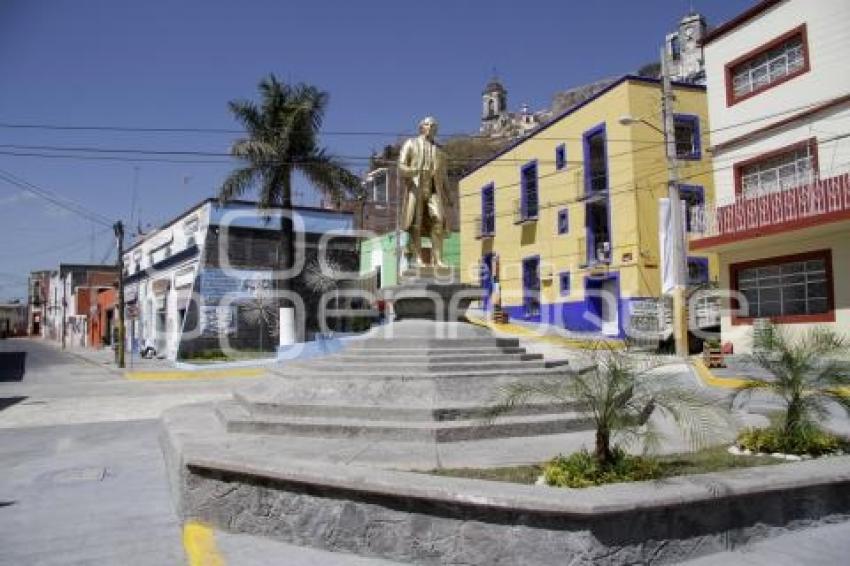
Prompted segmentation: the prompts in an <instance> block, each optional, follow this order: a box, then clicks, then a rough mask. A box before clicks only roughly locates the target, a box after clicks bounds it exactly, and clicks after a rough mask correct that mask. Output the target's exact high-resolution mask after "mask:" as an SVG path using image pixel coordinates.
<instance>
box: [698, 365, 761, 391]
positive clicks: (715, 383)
mask: <svg viewBox="0 0 850 566" xmlns="http://www.w3.org/2000/svg"><path fill="white" fill-rule="evenodd" d="M694 369H696V370H697V375H698V376H699V378H700V379H701V380H702V381H703V383H705V384H706V385H710V386H711V387H721V388H723V389H737V388H739V387H741V386H742V385H745V384H747V383H749V382H750V380H749V379H744V378H742V377H717V376H715V375H714V374H713V373H711V370H710V369H708V366H706V365H705V363H704V362H703V361H702V360H694Z"/></svg>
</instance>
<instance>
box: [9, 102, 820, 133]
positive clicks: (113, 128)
mask: <svg viewBox="0 0 850 566" xmlns="http://www.w3.org/2000/svg"><path fill="white" fill-rule="evenodd" d="M831 100H834V98H829V99H821V100H817V101H814V102H811V103H808V104H804V105H800V106H796V107H792V108H787V109H785V110H781V111H778V112H774V113H771V114H767V115H764V116H760V117H757V118H752V119H749V120H745V121H741V122H737V123H735V124H728V125H726V126H723V127H720V128H713V129H710V130H705V131H703V132H702V135H708V134H709V133H713V132H719V131H723V130H727V129H730V128H736V127H739V126H744V125H747V124H752V123H755V122H760V121H764V120H768V119H770V118H775V117H778V116H782V115H785V114H790V113H792V112H796V111H798V110H805V109H806V108H810V107H813V106H818V105H820V104H824V103H826V102H829V101H831ZM656 114H657V113H656ZM653 115H655V114H653ZM557 119H558V118H557V117H555V118H553V120H557ZM551 123H552V122H551V121H550V122H546V123H544V124H541V126H540V127H545V126H547V125H549V124H551ZM0 128H5V129H12V130H48V131H104V132H129V133H196V134H235V135H246V134H247V133H248V132H246V131H245V130H242V129H230V128H200V127H195V128H193V127H143V126H120V125H88V124H77V125H70V124H51V123H19V122H17V123H16V122H0ZM538 129H539V128H538ZM534 131H535V130H531V131H530V132H529V133H528V134H526V135H525V136H520V137H519V138H517V139H523V138H528V137H533V138H534V139H538V140H549V141H558V140H562V141H581V140H582V138H581V137H543V136H535V135H534ZM318 135H324V136H361V137H368V136H372V137H405V136H415V135H417V133H416V132H414V131H410V130H407V131H393V132H391V131H381V130H371V131H370V130H322V131H320V132H318ZM456 137H464V138H474V139H494V140H495V139H498V138H492V137H491V136H489V135H485V134H469V133H465V132H452V133H449V134H443V135H442V136H440V138H441V139H443V140H450V139H451V138H456ZM608 141H622V142H629V141H633V140H629V139H623V140H615V139H610V140H608ZM661 143H663V142H661Z"/></svg>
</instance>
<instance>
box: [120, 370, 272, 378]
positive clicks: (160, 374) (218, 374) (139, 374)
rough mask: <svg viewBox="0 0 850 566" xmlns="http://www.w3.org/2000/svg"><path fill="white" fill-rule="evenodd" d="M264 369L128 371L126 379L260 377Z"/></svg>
mask: <svg viewBox="0 0 850 566" xmlns="http://www.w3.org/2000/svg"><path fill="white" fill-rule="evenodd" d="M265 373H266V370H265V369H264V368H232V369H209V370H204V369H200V370H195V371H190V370H171V371H128V372H125V373H124V377H126V378H127V379H132V380H134V381H176V380H183V379H220V378H227V377H259V376H261V375H264V374H265Z"/></svg>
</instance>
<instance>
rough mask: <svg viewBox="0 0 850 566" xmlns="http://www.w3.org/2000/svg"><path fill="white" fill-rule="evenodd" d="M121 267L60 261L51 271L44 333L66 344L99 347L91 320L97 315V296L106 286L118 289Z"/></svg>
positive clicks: (45, 305)
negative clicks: (54, 269)
mask: <svg viewBox="0 0 850 566" xmlns="http://www.w3.org/2000/svg"><path fill="white" fill-rule="evenodd" d="M117 280H118V268H117V267H116V266H114V265H88V264H68V263H60V264H59V269H58V270H56V271H51V272H50V277H49V283H48V288H47V298H46V300H45V302H44V307H43V315H44V328H43V334H42V335H43V336H44V337H45V338H49V339H51V340H56V341H59V342H61V343H62V346H63V347H78V348H84V347H92V346H94V347H99V346H100V345H101V344H102V341H100V340H97V341H95V342H94V343H93V342H92V334H91V332H90V328H91V323H92V320H93V319H94V318H96V317H97V310H96V304H97V296H98V293H99V292H100V291H101V290H103V289H111V288H114V287H115V285H116V284H117Z"/></svg>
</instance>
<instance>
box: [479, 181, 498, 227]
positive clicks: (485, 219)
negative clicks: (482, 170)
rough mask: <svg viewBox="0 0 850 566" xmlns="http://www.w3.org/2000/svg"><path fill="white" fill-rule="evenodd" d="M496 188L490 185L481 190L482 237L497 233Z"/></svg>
mask: <svg viewBox="0 0 850 566" xmlns="http://www.w3.org/2000/svg"><path fill="white" fill-rule="evenodd" d="M495 192H496V188H495V187H494V186H493V183H490V184H489V185H487V186H486V187H484V188H483V189H481V235H482V236H492V235H493V234H495V233H496V197H495V194H494V193H495Z"/></svg>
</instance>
